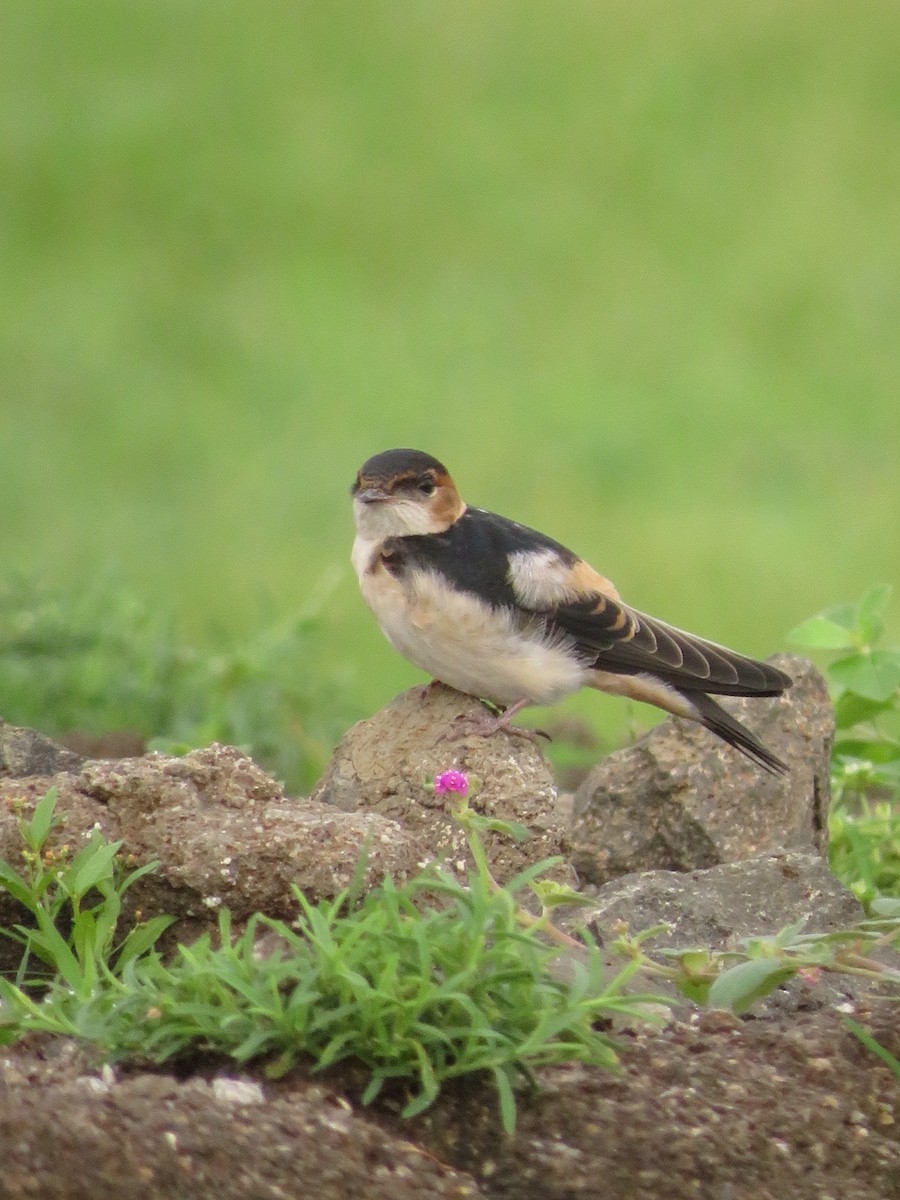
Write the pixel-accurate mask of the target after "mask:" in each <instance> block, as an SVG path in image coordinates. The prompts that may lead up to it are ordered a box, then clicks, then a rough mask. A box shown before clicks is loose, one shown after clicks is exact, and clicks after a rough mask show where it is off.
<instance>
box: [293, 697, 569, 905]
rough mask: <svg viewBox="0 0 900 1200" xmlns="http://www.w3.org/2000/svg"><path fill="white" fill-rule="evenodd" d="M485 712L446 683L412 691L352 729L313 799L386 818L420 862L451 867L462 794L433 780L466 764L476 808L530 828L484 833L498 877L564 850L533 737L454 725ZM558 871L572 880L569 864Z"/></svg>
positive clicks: (461, 847)
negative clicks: (413, 843) (438, 861)
mask: <svg viewBox="0 0 900 1200" xmlns="http://www.w3.org/2000/svg"><path fill="white" fill-rule="evenodd" d="M483 715H484V707H483V705H481V704H480V703H479V701H477V700H475V699H473V698H472V697H471V696H466V695H464V694H463V693H462V692H457V691H455V690H454V689H453V688H449V687H445V686H444V685H443V684H432V685H431V686H430V687H426V688H418V687H417V688H411V689H410V690H409V691H406V692H403V693H402V694H401V695H399V696H397V697H396V699H395V700H393V701H392V702H391V703H390V704H389V705H388V706H387V707H386V708H383V709H382V710H381V711H380V712H377V713H375V715H374V716H373V717H369V718H368V719H367V720H365V721H360V722H358V723H357V724H356V725H354V726H353V727H352V728H351V729H350V730H348V732H347V733H346V734H345V735H344V737H343V738H342V739H341V742H340V744H339V746H338V748H337V750H336V751H335V752H334V755H333V756H332V759H331V761H330V763H329V764H328V767H327V768H326V770H325V774H324V775H323V776H322V779H321V780H320V781H319V782H318V783H317V784H316V786H315V788H314V789H313V793H312V798H313V800H320V801H323V802H325V803H327V804H333V805H335V806H336V807H338V808H341V809H344V810H354V811H356V812H369V813H379V814H380V815H381V816H383V817H390V818H391V819H392V820H395V821H398V822H400V823H401V824H402V825H403V826H404V827H405V828H406V829H408V830H409V831H410V832H411V833H412V834H413V836H414V837H415V838H416V840H417V842H418V843H419V845H420V847H421V850H422V857H423V860H424V859H430V858H433V857H435V856H439V857H445V856H446V858H447V864H448V866H450V867H451V868H453V867H457V866H461V865H462V864H463V863H464V860H465V858H466V852H467V851H466V841H465V837H464V835H463V832H462V830H461V828H460V827H459V826H458V825H457V824H456V823H455V822H454V820H453V819H452V816H451V813H452V811H453V809H454V807H455V806H456V805H457V804H458V802H459V798H458V796H456V795H454V794H453V793H447V794H445V795H443V796H436V795H435V794H434V791H433V788H432V782H433V780H434V777H435V776H436V775H438V774H440V773H441V772H442V771H446V770H451V769H455V770H458V771H463V772H465V774H466V775H467V776H468V778H469V780H470V781H472V782H473V784H474V787H473V789H472V791H471V792H470V796H469V799H470V801H471V804H472V807H473V808H474V809H475V810H477V811H478V812H480V813H484V814H486V815H488V816H490V817H494V818H500V819H502V820H506V821H517V822H520V823H521V824H523V825H525V826H526V827H527V829H528V832H529V834H530V837H529V838H528V840H527V841H525V842H523V843H520V844H518V845H517V844H515V843H514V842H512V841H511V840H510V839H509V838H508V837H505V836H501V835H494V834H488V835H487V836H486V837H485V845H486V849H487V853H488V858H489V860H490V863H491V869H492V872H493V874H494V877H495V878H496V879H497V880H498V881H499V882H505V881H506V880H508V879H510V878H511V877H512V876H513V875H515V874H516V873H517V872H518V871H520V870H522V868H523V867H526V866H529V865H530V864H532V863H535V862H539V861H541V860H542V859H545V858H547V857H549V856H551V855H556V854H560V853H561V852H562V851H563V850H564V847H565V843H564V825H563V821H562V819H561V817H560V815H559V813H558V811H557V807H556V788H555V787H554V783H553V777H552V774H551V771H550V767H549V765H548V763H547V761H546V759H545V758H544V756H543V754H542V753H541V752H540V750H539V749H538V747H537V745H536V744H535V742H534V741H533V740H531V739H529V738H526V737H524V736H522V735H521V734H518V733H515V732H512V733H510V732H508V731H506V730H502V731H499V732H497V733H495V734H493V735H491V736H490V737H483V736H480V735H478V734H473V733H466V732H465V730H464V728H462V729H461V728H459V726H460V723H461V721H464V720H465V718H467V717H473V716H483ZM554 877H555V878H557V879H560V878H563V879H566V880H567V881H574V876H573V875H572V873H571V872H570V871H569V870H568V869H567V868H566V869H563V870H557V871H556V873H555V876H554Z"/></svg>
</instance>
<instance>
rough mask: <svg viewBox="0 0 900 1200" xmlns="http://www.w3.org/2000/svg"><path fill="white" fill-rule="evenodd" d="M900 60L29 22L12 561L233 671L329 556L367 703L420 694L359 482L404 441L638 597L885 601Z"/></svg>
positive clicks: (300, 24) (703, 18) (895, 363)
mask: <svg viewBox="0 0 900 1200" xmlns="http://www.w3.org/2000/svg"><path fill="white" fill-rule="evenodd" d="M898 39H900V11H898V9H897V7H896V5H895V4H892V3H890V2H889V0H877V2H873V0H863V2H862V3H860V4H858V5H854V6H852V8H851V7H848V6H846V5H842V4H838V3H837V2H836V0H826V2H825V3H823V4H820V5H817V6H815V8H809V7H804V6H800V7H797V6H784V5H776V4H771V3H763V4H758V3H752V4H751V3H738V4H732V5H723V4H721V3H712V2H711V0H705V2H703V3H700V2H696V0H691V2H689V3H687V4H684V5H679V6H678V7H677V8H671V9H666V8H664V7H663V8H660V7H659V6H647V5H633V4H628V5H626V4H613V5H596V4H588V3H586V2H581V0H577V2H576V3H573V4H572V5H569V6H567V7H566V10H565V13H564V14H561V13H560V10H559V7H558V5H555V4H550V3H547V2H544V3H537V4H530V5H524V6H523V5H521V4H518V3H514V2H513V0H500V2H499V3H496V4H492V5H477V4H471V3H470V4H460V3H456V2H454V3H449V0H440V2H438V3H436V4H433V5H428V6H422V5H421V4H416V3H413V2H412V0H398V2H397V3H396V4H393V5H391V6H384V5H379V4H371V3H368V2H367V0H363V2H362V3H359V4H354V5H326V6H311V7H310V6H303V5H297V4H295V3H292V2H289V0H275V2H274V3H272V4H269V5H265V6H257V7H253V6H249V5H241V4H238V3H236V2H235V0H231V2H224V3H220V4H206V5H188V6H185V5H183V4H179V3H175V2H174V0H154V2H153V3H150V2H149V0H135V2H134V3H130V4H128V5H127V6H122V5H118V4H114V3H111V2H110V0H97V2H96V3H92V4H89V5H81V6H74V7H71V8H70V9H67V11H66V14H65V19H64V20H60V9H59V6H58V5H57V4H54V3H51V2H49V0H14V3H12V4H11V5H9V6H7V10H6V11H5V12H4V18H3V37H2V38H0V129H2V134H3V136H2V138H0V147H2V148H0V172H2V175H3V179H4V188H3V198H2V200H0V205H2V211H0V228H2V230H3V234H2V237H3V270H2V271H0V303H2V305H3V310H4V312H5V313H6V314H7V316H6V319H5V320H4V322H3V329H2V331H0V362H2V368H3V369H2V377H3V398H2V399H0V405H2V424H3V436H2V438H0V511H2V513H3V521H2V523H0V560H2V561H3V562H4V563H6V564H13V565H19V566H22V567H24V568H33V567H37V568H38V569H39V570H41V571H43V572H45V573H46V575H47V577H48V578H49V579H50V581H51V582H52V583H55V584H59V585H61V586H62V587H63V588H71V587H80V586H83V583H84V581H85V580H86V579H96V578H98V577H101V576H102V574H103V572H104V570H105V569H106V568H107V567H110V566H111V567H113V568H115V570H116V571H117V572H118V573H119V575H120V577H121V579H122V581H123V583H124V585H125V586H126V587H127V588H128V589H130V590H131V591H132V592H134V593H135V594H137V595H140V596H143V597H146V601H147V604H148V605H149V606H150V608H151V609H152V610H154V611H159V612H162V613H164V614H169V613H171V612H174V613H175V615H176V617H177V619H178V622H179V629H181V630H182V631H183V632H182V637H183V638H184V640H185V641H186V642H188V643H189V644H191V645H201V646H202V644H203V643H204V642H206V644H208V645H210V646H212V647H215V648H216V649H218V648H220V647H221V645H222V644H223V643H222V640H221V639H220V637H219V633H218V632H216V631H219V630H224V631H225V633H226V634H227V635H229V636H230V637H231V639H232V640H233V643H234V644H237V645H240V644H243V643H245V642H246V641H247V640H248V639H249V638H250V637H251V636H252V633H253V631H254V630H255V628H257V626H258V622H259V612H260V608H261V606H262V605H264V604H267V605H269V611H270V612H271V613H272V614H273V618H274V620H275V621H276V622H279V621H282V620H289V619H290V618H291V616H292V615H293V614H295V613H296V612H297V611H299V610H301V609H303V608H304V607H306V606H308V605H310V604H312V605H313V606H314V607H315V606H316V599H315V597H316V595H317V591H318V589H319V587H320V586H321V584H322V581H327V580H329V579H330V572H332V571H333V570H334V569H337V568H340V569H343V570H344V575H343V577H342V579H341V581H340V583H339V585H338V587H337V589H336V590H335V591H334V593H333V594H332V595H331V596H330V599H329V602H328V605H327V608H326V610H325V612H324V614H323V622H324V626H325V630H326V642H327V645H328V646H329V648H330V649H329V657H328V661H327V664H326V666H327V669H328V670H329V671H332V672H334V673H341V672H343V673H345V674H346V675H347V676H348V677H349V684H350V686H351V688H352V690H353V692H354V694H355V697H356V701H357V709H358V712H359V713H360V714H362V713H364V712H366V711H371V710H372V709H374V708H375V707H377V706H378V705H380V704H381V703H383V702H384V701H385V700H387V699H388V698H389V697H390V696H391V695H392V694H393V693H394V692H395V691H396V690H398V688H399V687H401V686H403V685H404V684H406V683H409V682H413V681H417V680H418V679H419V676H418V675H417V673H415V672H413V671H412V670H411V669H410V668H408V667H407V666H406V665H405V664H403V663H402V662H401V661H400V660H398V659H397V658H396V656H395V655H393V653H392V652H391V651H390V650H389V648H388V647H387V646H386V645H385V644H383V642H382V640H381V639H380V635H379V634H378V632H377V630H376V629H375V627H374V623H373V622H372V621H371V619H370V618H369V616H368V614H366V613H365V611H364V610H363V607H362V605H361V602H360V601H359V599H358V597H357V595H356V588H355V583H354V581H353V580H352V578H351V576H350V573H349V570H348V569H347V568H346V566H345V564H346V559H347V553H348V548H349V541H350V536H351V535H350V527H349V525H350V521H349V508H348V502H347V496H346V489H347V486H348V484H349V482H350V480H351V478H352V475H353V472H354V470H355V469H356V467H357V465H358V464H359V462H360V461H362V459H364V458H365V457H367V456H368V455H369V454H371V453H373V452H375V451H377V450H379V449H383V448H385V447H387V446H390V445H398V444H399V445H404V444H405V445H418V446H421V447H422V448H423V449H426V450H429V451H431V452H432V453H435V454H437V455H438V456H439V457H442V458H445V459H446V460H447V461H448V464H449V465H450V467H451V469H452V470H453V472H454V474H455V475H456V477H457V479H458V482H459V484H460V486H461V488H462V489H463V491H464V494H465V495H466V496H467V497H469V498H471V499H472V500H473V501H475V502H476V503H481V504H484V505H486V506H488V507H493V508H497V509H499V510H501V511H504V512H507V513H508V514H510V515H512V516H515V517H517V518H518V519H520V520H523V521H525V522H527V523H530V524H534V525H537V526H539V527H541V528H544V529H545V530H546V531H547V532H548V533H551V534H553V535H554V536H556V537H558V538H560V539H562V540H563V541H566V542H568V543H570V544H572V545H573V546H574V547H575V548H576V549H578V550H579V551H581V552H583V553H585V554H586V555H588V556H589V557H590V558H592V559H593V560H595V562H596V564H597V566H598V567H599V568H600V569H601V570H603V571H604V572H606V573H608V574H609V575H610V576H611V577H612V578H613V579H615V580H616V581H617V583H619V585H620V586H621V588H622V590H623V592H624V594H625V595H626V597H627V598H629V599H630V600H632V601H633V602H634V603H635V604H637V605H638V606H639V607H644V608H646V609H648V610H649V611H653V612H656V613H658V614H659V615H660V616H662V617H665V618H668V619H670V620H672V621H673V622H675V623H677V624H681V625H684V626H685V627H687V628H693V629H696V630H697V631H698V632H702V633H705V634H707V635H708V636H711V637H713V638H715V639H717V640H720V641H725V642H729V643H733V644H736V645H738V646H740V647H741V648H743V649H745V650H747V651H748V652H750V653H758V654H763V653H768V652H769V651H771V650H773V649H776V648H778V647H779V646H780V645H781V642H782V638H783V632H784V630H785V629H787V628H789V627H790V626H792V625H793V624H795V623H796V622H797V621H798V620H800V619H801V618H802V617H803V616H805V615H806V614H807V613H809V612H812V611H815V610H817V609H819V608H821V607H822V606H823V605H825V604H827V603H831V602H833V601H834V600H835V599H836V598H839V597H841V596H844V595H847V594H854V593H856V592H858V591H861V590H862V588H863V587H864V586H865V585H866V584H867V583H868V581H869V579H870V578H871V574H872V563H873V562H877V563H878V564H879V571H880V573H882V574H883V575H884V576H885V577H887V578H896V577H898V575H900V543H898V540H897V538H896V537H895V536H894V535H895V518H896V495H897V490H898V461H900V454H898V446H900V410H898V406H897V404H896V388H895V380H896V378H897V377H898V376H900V344H898V340H897V338H896V329H897V327H898V322H900V283H898V280H900V223H898V221H897V214H896V196H897V192H898V188H900V161H898V158H897V155H896V154H895V152H894V148H895V144H896V137H897V132H898V118H900V92H898V87H897V74H896V64H895V52H894V51H895V47H896V45H897V44H898ZM894 628H895V630H896V628H897V627H896V623H895V626H894ZM211 630H213V631H214V632H211ZM569 707H570V709H571V710H574V711H576V712H590V713H595V714H600V715H601V716H600V719H602V721H603V722H604V725H605V726H606V728H607V730H608V735H607V737H608V743H613V742H615V741H617V740H618V739H619V738H620V736H621V732H622V728H623V724H624V720H625V718H624V716H623V715H622V714H623V709H622V706H621V705H619V704H617V703H616V702H614V701H612V702H608V703H607V702H606V701H605V700H603V701H600V700H596V698H595V697H589V698H588V700H587V701H585V700H574V701H572V702H570V705H569ZM538 719H540V716H539V718H538Z"/></svg>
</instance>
